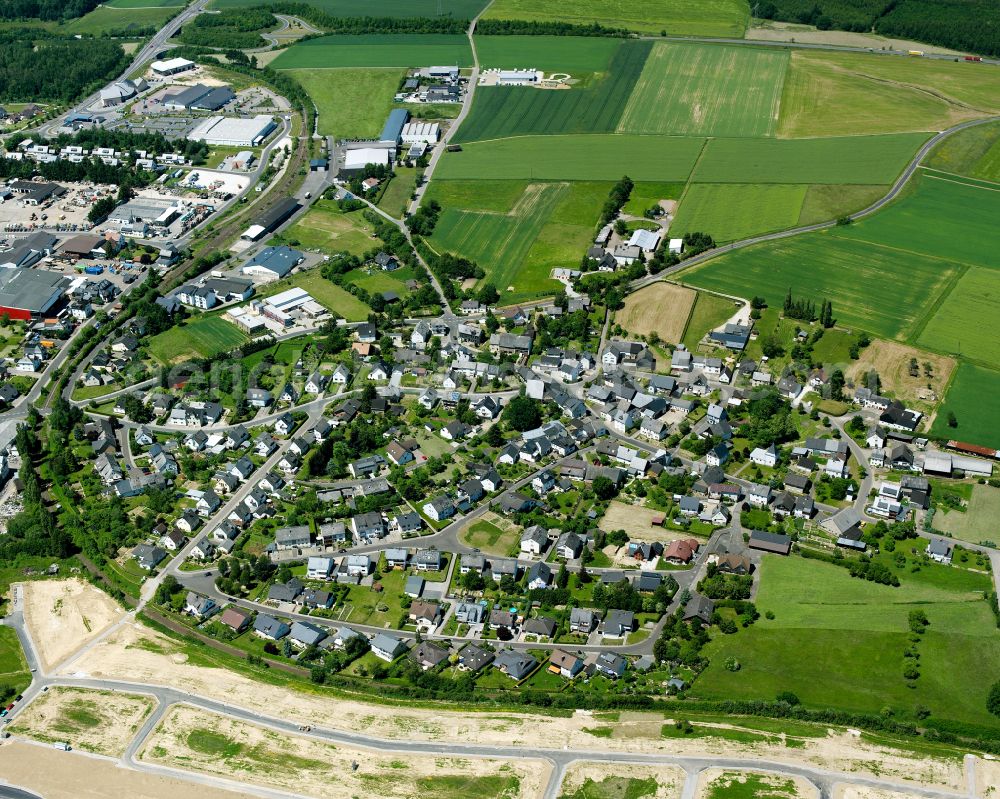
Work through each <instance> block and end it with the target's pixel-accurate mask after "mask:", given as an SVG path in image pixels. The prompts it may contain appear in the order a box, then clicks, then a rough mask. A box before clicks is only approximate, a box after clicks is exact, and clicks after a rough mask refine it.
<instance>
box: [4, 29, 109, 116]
mask: <svg viewBox="0 0 1000 799" xmlns="http://www.w3.org/2000/svg"><path fill="white" fill-rule="evenodd" d="M127 64H128V58H127V56H126V55H125V51H124V50H122V48H121V45H119V44H117V43H116V42H112V41H104V40H100V39H94V40H88V41H81V40H78V39H42V40H40V41H38V42H37V43H36V42H35V41H34V40H33V39H32V38H26V37H24V35H23V33H22V34H20V35H19V34H18V33H15V32H7V33H0V100H6V101H9V102H11V101H13V102H16V101H22V102H32V101H34V102H63V103H68V102H71V101H73V100H75V99H77V98H78V97H80V96H81V95H84V94H86V93H87V92H88V91H92V90H93V89H96V88H97V87H98V86H100V85H101V84H102V83H104V82H105V81H106V80H108V79H109V78H111V77H114V76H115V75H117V74H118V73H120V72H121V71H122V70H123V69H125V66H126V65H127Z"/></svg>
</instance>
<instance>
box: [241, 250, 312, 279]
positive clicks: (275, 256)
mask: <svg viewBox="0 0 1000 799" xmlns="http://www.w3.org/2000/svg"><path fill="white" fill-rule="evenodd" d="M304 257H305V256H304V255H303V254H302V253H301V252H299V251H298V250H293V249H292V248H291V247H288V246H287V245H284V244H282V245H281V246H279V247H268V248H266V249H264V250H261V251H260V252H259V253H257V255H255V256H254V257H253V258H252V259H251V260H249V261H247V263H246V265H247V266H260V267H262V268H264V269H268V270H270V271H271V272H274V273H275V274H276V275H278V277H284V276H285V275H287V274H288V273H289V272H291V271H292V269H293V268H294V267H295V265H296V264H297V263H299V262H300V261H302V259H303V258H304Z"/></svg>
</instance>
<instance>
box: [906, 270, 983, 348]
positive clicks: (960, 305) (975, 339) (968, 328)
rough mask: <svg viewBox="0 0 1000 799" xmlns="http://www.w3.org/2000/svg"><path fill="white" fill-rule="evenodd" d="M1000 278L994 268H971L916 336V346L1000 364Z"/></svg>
mask: <svg viewBox="0 0 1000 799" xmlns="http://www.w3.org/2000/svg"><path fill="white" fill-rule="evenodd" d="M998 329H1000V276H998V275H997V273H996V271H995V270H993V269H983V268H981V267H972V268H970V269H969V270H968V271H967V272H966V273H965V274H964V275H962V277H961V278H959V280H958V282H957V283H956V284H955V287H954V288H953V289H952V290H951V291H950V292H948V295H947V296H946V297H945V299H944V302H942V303H941V304H940V305H939V306H938V309H937V312H936V313H935V314H934V316H932V317H931V319H930V321H928V323H927V325H926V326H925V327H924V329H923V330H922V331H921V332H920V335H919V336H918V337H917V344H919V345H922V346H924V347H928V348H929V349H932V350H938V351H943V352H953V353H955V354H956V355H961V356H964V357H966V358H969V359H971V360H974V361H979V362H981V363H986V364H990V365H1000V336H994V335H983V334H982V333H983V331H984V330H998Z"/></svg>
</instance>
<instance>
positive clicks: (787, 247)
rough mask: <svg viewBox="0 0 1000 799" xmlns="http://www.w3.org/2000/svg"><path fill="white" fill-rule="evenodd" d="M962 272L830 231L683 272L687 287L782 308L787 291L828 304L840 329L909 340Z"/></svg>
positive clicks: (947, 264)
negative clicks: (760, 300) (764, 301)
mask: <svg viewBox="0 0 1000 799" xmlns="http://www.w3.org/2000/svg"><path fill="white" fill-rule="evenodd" d="M957 268H958V267H957V266H956V265H955V264H953V263H950V262H948V261H943V260H939V259H933V260H932V259H927V258H923V259H921V258H915V257H914V256H913V255H912V254H911V253H906V252H902V251H899V250H896V249H891V248H889V247H878V246H874V245H871V244H868V243H865V242H858V241H853V240H850V239H844V238H838V237H836V236H833V235H831V234H830V233H829V232H826V231H824V232H821V233H813V234H805V235H802V236H796V237H794V238H790V239H786V240H782V241H777V242H771V243H767V244H762V245H757V246H754V247H747V248H746V249H742V250H737V251H736V252H733V253H730V254H728V255H725V256H722V257H720V258H717V259H714V260H712V261H710V262H709V263H707V264H705V265H704V266H698V267H695V268H694V269H693V270H692V271H691V272H686V273H684V277H683V280H684V283H685V284H690V285H692V286H696V287H699V288H706V289H709V290H712V291H719V292H723V293H727V294H739V295H741V296H744V297H752V296H754V295H760V296H762V297H764V298H766V299H767V300H768V301H769V302H770V303H771V304H774V303H780V302H781V299H782V298H783V297H784V296H785V294H786V293H787V292H788V290H789V289H791V291H792V293H793V294H795V295H796V296H799V297H808V298H809V299H811V300H813V301H814V302H821V301H822V300H823V299H828V300H830V301H831V302H832V303H833V313H834V316H835V317H836V318H837V322H838V324H840V325H841V326H846V327H853V328H856V329H860V330H867V331H868V332H870V333H874V334H875V335H877V336H882V337H885V338H900V339H905V338H906V337H907V336H908V335H909V334H910V333H911V332H912V331H913V329H914V327H915V325H916V323H917V321H918V320H919V318H920V317H921V315H922V314H923V313H925V312H926V309H927V308H928V307H929V304H930V303H933V302H934V301H935V300H936V299H937V298H938V297H940V296H941V294H942V292H943V291H944V289H945V287H946V286H947V285H948V282H949V280H950V279H951V278H952V276H953V275H954V274H955V271H956V269H957Z"/></svg>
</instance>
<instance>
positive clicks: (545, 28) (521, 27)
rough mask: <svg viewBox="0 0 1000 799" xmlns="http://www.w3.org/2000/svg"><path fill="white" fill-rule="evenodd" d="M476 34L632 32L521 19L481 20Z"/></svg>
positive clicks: (583, 34)
mask: <svg viewBox="0 0 1000 799" xmlns="http://www.w3.org/2000/svg"><path fill="white" fill-rule="evenodd" d="M476 33H478V34H479V35H481V36H616V37H621V38H625V37H627V36H631V35H632V32H631V31H629V30H628V29H627V28H607V27H605V26H604V25H598V24H597V23H596V22H594V23H591V24H590V25H574V24H572V23H570V22H557V21H550V22H541V21H538V20H534V21H530V22H529V21H527V20H523V19H481V20H479V22H477V23H476Z"/></svg>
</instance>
